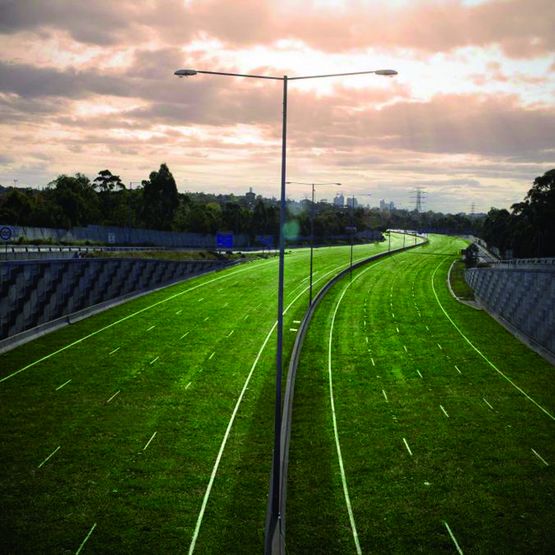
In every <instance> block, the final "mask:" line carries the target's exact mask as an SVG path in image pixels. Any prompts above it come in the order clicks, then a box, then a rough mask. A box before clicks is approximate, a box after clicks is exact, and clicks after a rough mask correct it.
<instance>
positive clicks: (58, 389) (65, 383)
mask: <svg viewBox="0 0 555 555" xmlns="http://www.w3.org/2000/svg"><path fill="white" fill-rule="evenodd" d="M70 381H71V378H70V379H69V380H68V381H67V382H64V383H63V384H62V385H59V386H58V387H57V388H56V391H60V389H62V387H64V386H66V385H67V384H68V383H69V382H70Z"/></svg>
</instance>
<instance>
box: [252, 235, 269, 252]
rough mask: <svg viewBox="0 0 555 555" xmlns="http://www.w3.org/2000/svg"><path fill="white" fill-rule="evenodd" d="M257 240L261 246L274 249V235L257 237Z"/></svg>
mask: <svg viewBox="0 0 555 555" xmlns="http://www.w3.org/2000/svg"><path fill="white" fill-rule="evenodd" d="M255 240H256V242H257V243H258V244H259V245H263V246H265V247H266V248H267V249H273V248H274V237H273V235H257V236H256V237H255Z"/></svg>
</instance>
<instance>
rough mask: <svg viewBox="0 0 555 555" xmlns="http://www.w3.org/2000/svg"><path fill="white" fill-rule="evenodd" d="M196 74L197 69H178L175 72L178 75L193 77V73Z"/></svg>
mask: <svg viewBox="0 0 555 555" xmlns="http://www.w3.org/2000/svg"><path fill="white" fill-rule="evenodd" d="M196 74H197V70H196V69H178V70H177V71H176V72H174V75H177V76H178V77H191V76H192V75H196Z"/></svg>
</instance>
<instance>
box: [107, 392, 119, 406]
mask: <svg viewBox="0 0 555 555" xmlns="http://www.w3.org/2000/svg"><path fill="white" fill-rule="evenodd" d="M120 391H121V390H119V389H118V390H117V391H116V392H115V393H114V394H113V395H112V396H111V397H110V398H109V399H108V400H107V401H106V404H108V403H109V402H110V401H111V400H112V399H114V398H115V397H117V396H118V395H119V392H120Z"/></svg>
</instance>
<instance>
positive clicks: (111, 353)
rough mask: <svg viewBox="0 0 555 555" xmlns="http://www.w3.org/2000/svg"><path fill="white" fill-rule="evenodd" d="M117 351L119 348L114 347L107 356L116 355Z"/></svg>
mask: <svg viewBox="0 0 555 555" xmlns="http://www.w3.org/2000/svg"><path fill="white" fill-rule="evenodd" d="M119 350H120V347H116V348H115V349H114V350H113V351H110V352H109V353H108V356H111V355H113V354H114V353H117V352H118V351H119Z"/></svg>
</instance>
